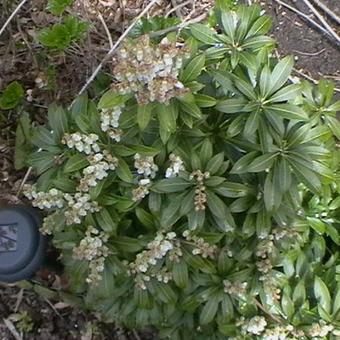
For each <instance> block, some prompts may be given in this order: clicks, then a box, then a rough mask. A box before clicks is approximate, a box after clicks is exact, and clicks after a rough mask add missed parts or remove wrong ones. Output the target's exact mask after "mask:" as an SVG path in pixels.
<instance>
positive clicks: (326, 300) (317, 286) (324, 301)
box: [314, 276, 331, 313]
mask: <svg viewBox="0 0 340 340" xmlns="http://www.w3.org/2000/svg"><path fill="white" fill-rule="evenodd" d="M314 295H315V297H316V299H317V300H318V302H319V304H320V305H321V307H322V308H323V309H324V310H325V311H326V312H327V313H330V312H331V296H330V294H329V290H328V288H327V286H326V285H325V283H324V282H323V281H322V280H321V279H320V278H319V277H318V276H316V277H315V280H314Z"/></svg>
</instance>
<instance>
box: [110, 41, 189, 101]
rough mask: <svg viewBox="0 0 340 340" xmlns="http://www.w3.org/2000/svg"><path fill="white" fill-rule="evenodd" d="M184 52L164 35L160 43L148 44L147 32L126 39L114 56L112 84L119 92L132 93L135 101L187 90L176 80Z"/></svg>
mask: <svg viewBox="0 0 340 340" xmlns="http://www.w3.org/2000/svg"><path fill="white" fill-rule="evenodd" d="M186 56H187V52H186V51H185V49H183V48H179V47H178V46H176V43H172V42H170V41H169V40H168V39H167V38H164V39H163V40H162V41H161V42H160V44H158V45H152V44H150V38H149V36H147V35H144V36H141V37H139V38H138V39H135V40H134V41H126V42H125V43H124V45H123V46H122V47H121V48H120V49H119V50H118V52H117V56H116V57H115V58H114V60H113V61H114V64H115V66H114V69H113V74H114V76H115V78H116V80H117V83H116V84H114V85H113V88H114V89H116V90H117V91H118V92H119V93H121V94H126V93H134V94H135V96H136V98H137V101H138V103H139V104H141V105H144V104H147V103H149V102H154V101H158V102H161V103H166V102H168V101H169V100H170V99H171V98H173V97H175V96H177V95H181V94H184V93H186V92H187V90H186V89H184V86H183V84H182V83H181V82H180V81H179V80H178V74H179V70H180V69H181V67H182V63H183V59H184V58H185V57H186Z"/></svg>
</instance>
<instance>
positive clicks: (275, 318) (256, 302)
mask: <svg viewBox="0 0 340 340" xmlns="http://www.w3.org/2000/svg"><path fill="white" fill-rule="evenodd" d="M254 301H255V305H256V306H257V307H259V308H260V309H261V310H262V312H263V313H265V314H267V315H268V316H269V317H270V318H272V319H273V320H274V321H275V322H277V323H279V324H282V320H280V319H279V318H278V317H276V316H275V315H273V314H271V313H269V312H268V311H267V310H266V309H265V308H264V307H263V306H262V304H261V303H260V302H259V301H258V300H257V299H255V298H254Z"/></svg>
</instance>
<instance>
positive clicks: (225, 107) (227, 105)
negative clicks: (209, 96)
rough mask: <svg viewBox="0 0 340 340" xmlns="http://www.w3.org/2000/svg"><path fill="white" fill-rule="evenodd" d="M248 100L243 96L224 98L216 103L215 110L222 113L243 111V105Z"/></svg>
mask: <svg viewBox="0 0 340 340" xmlns="http://www.w3.org/2000/svg"><path fill="white" fill-rule="evenodd" d="M247 104H248V101H247V100H246V99H244V98H235V99H226V100H222V101H220V102H218V103H217V104H216V110H218V111H221V112H224V113H238V112H244V111H243V109H244V107H245V106H246V105H247Z"/></svg>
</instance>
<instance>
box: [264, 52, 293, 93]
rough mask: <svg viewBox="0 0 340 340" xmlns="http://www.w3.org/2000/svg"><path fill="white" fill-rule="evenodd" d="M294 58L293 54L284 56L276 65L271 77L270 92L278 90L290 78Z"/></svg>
mask: <svg viewBox="0 0 340 340" xmlns="http://www.w3.org/2000/svg"><path fill="white" fill-rule="evenodd" d="M293 65H294V60H293V58H292V57H291V56H287V57H285V58H283V59H282V60H281V61H280V62H279V63H278V64H277V65H276V66H275V67H274V70H273V72H272V74H271V77H270V92H269V93H270V94H271V93H274V92H275V91H277V90H278V89H279V88H280V87H281V86H282V85H283V84H285V82H286V81H287V80H288V77H289V76H290V73H291V72H292V69H293Z"/></svg>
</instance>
